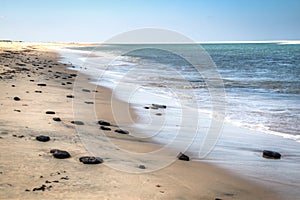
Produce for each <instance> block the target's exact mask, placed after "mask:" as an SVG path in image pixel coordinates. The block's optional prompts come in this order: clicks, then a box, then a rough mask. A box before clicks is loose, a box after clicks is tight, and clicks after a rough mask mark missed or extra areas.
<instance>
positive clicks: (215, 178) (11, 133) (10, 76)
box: [0, 42, 276, 200]
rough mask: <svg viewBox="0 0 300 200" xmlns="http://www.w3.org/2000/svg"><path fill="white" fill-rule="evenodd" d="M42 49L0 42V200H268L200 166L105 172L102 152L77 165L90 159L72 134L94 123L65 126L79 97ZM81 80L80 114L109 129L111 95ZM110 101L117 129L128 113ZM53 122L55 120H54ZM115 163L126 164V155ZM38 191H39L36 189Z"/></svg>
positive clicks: (126, 140)
mask: <svg viewBox="0 0 300 200" xmlns="http://www.w3.org/2000/svg"><path fill="white" fill-rule="evenodd" d="M50 45H57V44H30V43H6V42H1V43H0V57H1V58H0V82H1V90H0V91H1V98H0V106H1V113H0V196H1V199H217V198H219V199H249V200H250V199H276V193H274V192H273V191H270V190H269V189H266V188H265V187H263V186H261V185H258V184H256V183H252V182H250V181H247V180H243V179H242V178H240V177H237V176H236V175H234V174H231V173H229V172H227V171H226V170H223V169H221V168H218V167H215V166H213V165H210V164H207V163H202V162H193V161H190V162H185V161H180V160H177V161H176V162H174V163H173V164H171V165H170V166H168V167H165V168H163V169H160V170H157V171H153V172H149V173H138V174H131V173H126V172H122V171H118V170H115V169H112V168H111V167H109V165H107V164H106V163H109V162H110V161H109V157H107V156H109V155H103V156H102V157H103V159H104V163H102V164H98V165H85V164H83V163H81V162H79V157H81V156H88V155H91V153H90V152H88V151H87V149H86V147H85V146H84V145H83V143H82V138H81V134H82V132H80V130H83V129H86V130H89V128H91V127H93V126H96V127H97V129H99V125H97V123H96V121H84V125H74V124H72V123H71V121H73V120H79V119H77V118H75V119H74V116H75V117H76V113H75V115H74V107H73V106H74V104H73V103H74V102H73V100H74V99H76V98H77V97H78V98H79V99H81V98H86V96H81V97H80V96H76V95H75V94H74V90H73V89H74V88H73V85H74V84H75V80H76V78H77V76H75V75H72V74H76V71H73V70H69V69H67V68H68V67H71V65H68V64H61V63H59V62H58V61H57V59H58V58H59V56H58V54H57V53H56V52H54V51H53V50H49V49H47V48H46V46H50ZM60 45H65V44H60ZM73 45H76V44H73ZM81 77H82V79H81V80H82V81H84V82H85V83H86V85H84V84H81V85H83V86H84V87H85V88H89V92H88V93H89V94H90V96H89V98H87V99H82V102H83V105H85V106H86V107H87V109H88V106H93V107H94V108H95V110H96V113H87V115H88V116H92V115H95V116H96V118H98V119H103V120H106V121H109V122H111V123H113V124H116V122H115V121H114V115H113V113H112V111H111V102H112V101H111V96H112V95H111V91H110V90H109V89H106V88H102V87H96V88H95V86H93V85H90V84H88V82H89V80H88V77H85V76H81ZM84 79H86V80H84ZM92 88H94V89H92ZM80 89H84V88H80ZM96 91H97V92H96ZM67 95H74V98H68V97H67ZM15 97H19V100H18V99H17V98H15ZM69 97H70V96H69ZM92 97H94V99H92ZM85 102H93V103H94V104H92V103H90V104H89V103H85ZM114 102H115V103H116V104H114V106H117V107H119V108H124V109H122V110H121V113H122V112H129V115H130V116H131V119H128V113H127V114H124V115H120V116H119V117H118V118H119V119H120V120H121V123H122V126H124V127H126V126H127V125H130V123H132V120H134V119H135V112H134V110H132V109H131V107H130V105H128V104H127V103H125V102H121V101H118V100H115V101H114ZM83 108H85V107H84V106H83ZM46 111H54V112H55V114H46ZM119 113H120V112H119ZM54 117H59V118H60V119H61V121H54V120H53V118H54ZM94 118H95V117H91V119H94ZM84 119H86V120H88V119H89V117H87V116H86V117H84ZM114 129H116V127H113V130H114ZM99 131H100V130H99ZM38 135H47V136H50V138H51V140H50V141H48V142H39V141H37V140H36V139H35V137H36V136H38ZM107 137H108V138H111V139H112V140H113V141H114V142H116V143H118V144H119V145H121V146H122V147H124V148H126V149H134V150H137V149H138V151H139V152H148V151H151V150H153V149H156V148H158V146H157V145H156V144H153V143H151V142H149V143H141V142H140V141H139V140H135V138H134V137H132V136H131V135H130V134H129V135H121V134H116V133H115V132H114V131H111V132H108V133H107ZM51 149H61V150H66V151H68V152H69V153H70V154H71V158H68V159H56V158H54V157H53V155H52V154H50V150H51ZM99 154H101V152H100V153H99ZM97 156H98V155H97ZM99 156H101V155H99ZM121 160H123V161H124V162H127V158H126V157H125V158H122V159H121ZM129 161H130V159H129V158H128V162H129ZM129 163H130V162H129ZM132 164H134V163H132ZM145 167H146V168H147V167H148V166H145ZM43 185H44V186H43ZM41 186H42V187H44V188H45V189H44V190H37V189H38V188H41ZM34 188H36V189H35V191H33V190H34Z"/></svg>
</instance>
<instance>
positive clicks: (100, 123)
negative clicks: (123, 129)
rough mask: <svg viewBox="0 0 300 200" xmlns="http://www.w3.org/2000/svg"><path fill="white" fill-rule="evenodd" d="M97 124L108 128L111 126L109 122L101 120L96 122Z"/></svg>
mask: <svg viewBox="0 0 300 200" xmlns="http://www.w3.org/2000/svg"><path fill="white" fill-rule="evenodd" d="M98 124H99V125H103V126H110V125H111V124H110V123H109V122H106V121H103V120H100V121H98Z"/></svg>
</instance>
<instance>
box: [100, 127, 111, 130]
mask: <svg viewBox="0 0 300 200" xmlns="http://www.w3.org/2000/svg"><path fill="white" fill-rule="evenodd" d="M100 129H101V130H104V131H111V128H109V127H106V126H100Z"/></svg>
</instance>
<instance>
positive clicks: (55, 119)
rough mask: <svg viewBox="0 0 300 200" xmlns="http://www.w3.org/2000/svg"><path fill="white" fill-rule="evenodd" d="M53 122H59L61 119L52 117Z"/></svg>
mask: <svg viewBox="0 0 300 200" xmlns="http://www.w3.org/2000/svg"><path fill="white" fill-rule="evenodd" d="M53 121H56V122H60V121H61V119H60V118H59V117H53Z"/></svg>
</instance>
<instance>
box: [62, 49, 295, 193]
mask: <svg viewBox="0 0 300 200" xmlns="http://www.w3.org/2000/svg"><path fill="white" fill-rule="evenodd" d="M166 49H168V50H169V51H166ZM199 51H200V53H199ZM202 51H204V52H205V54H202V53H203V52H202ZM59 52H60V53H61V55H62V56H63V57H64V59H63V60H62V62H71V63H72V65H73V66H74V68H73V69H75V70H79V71H81V72H83V73H86V74H88V75H90V76H91V77H93V79H94V81H93V83H95V84H98V85H101V86H105V87H108V88H111V89H112V90H113V92H114V96H115V97H117V98H119V99H121V100H123V101H126V102H129V103H130V104H132V106H133V107H134V108H135V109H136V112H137V115H138V116H139V122H138V123H137V124H136V125H134V127H132V128H133V129H135V130H137V132H142V133H143V134H144V136H145V137H151V138H152V139H153V140H156V141H158V142H160V143H162V144H167V143H168V141H169V140H170V138H171V140H173V139H174V138H176V136H175V135H176V134H175V133H177V132H178V128H176V127H178V126H180V125H181V124H182V121H184V120H185V117H184V112H183V111H182V110H193V112H192V113H195V110H196V111H197V112H196V114H194V117H190V118H189V119H188V120H189V122H186V123H187V124H188V125H189V126H193V122H195V123H196V126H197V125H198V127H195V128H196V129H197V128H198V130H199V129H201V131H202V133H203V134H202V135H201V134H200V136H196V138H194V141H196V142H193V144H192V145H191V146H189V148H188V150H190V151H191V152H193V153H194V154H193V155H195V156H194V158H195V159H197V155H205V157H201V156H200V158H201V160H205V161H207V162H213V163H216V164H218V165H221V166H223V167H225V168H228V169H231V170H234V171H236V172H240V173H241V174H243V175H246V176H248V177H250V178H251V179H254V180H256V181H259V182H261V183H263V184H265V183H266V182H268V183H272V184H273V186H274V187H276V188H277V190H278V191H280V192H283V193H285V197H287V196H288V194H291V196H293V195H295V194H298V189H297V188H298V187H299V186H300V181H299V180H300V175H299V173H298V171H299V169H300V144H299V143H300V124H299V122H300V45H297V44H280V43H257V44H255V43H251V44H242V43H240V44H229V43H228V44H203V45H201V47H200V45H199V44H155V45H137V44H131V45H129V44H103V45H100V46H97V47H95V46H93V47H78V48H69V49H60V50H59ZM178 52H180V53H182V54H180V55H178V54H176V53H178ZM182 55H184V56H182ZM199 55H200V57H201V56H202V55H204V57H205V62H203V63H201V64H200V65H199V66H200V67H199V66H194V65H192V64H191V63H190V62H189V60H191V59H192V60H197V59H198V57H197V56H199ZM207 57H208V58H207ZM186 58H188V59H186ZM200 60H203V58H202V57H201V59H200ZM206 62H208V63H209V67H205V66H204V67H203V65H205V63H206ZM193 64H194V63H193ZM199 69H200V70H199ZM210 75H212V76H210ZM211 82H217V83H218V84H217V85H218V87H220V88H218V89H219V91H221V93H222V94H221V93H219V92H215V90H214V88H213V87H212V86H213V85H212V84H211ZM222 91H223V92H222ZM218 95H219V96H218ZM223 95H224V96H223ZM152 103H157V104H163V105H166V106H167V107H168V108H170V109H166V110H165V111H160V113H158V112H156V111H155V112H153V113H152V114H157V115H158V114H160V115H161V114H163V115H165V116H166V117H165V118H163V119H164V120H163V122H161V119H162V118H158V117H153V116H151V113H150V114H149V111H148V110H145V109H144V107H145V106H151V104H152ZM218 108H220V109H219V110H218ZM197 113H199V114H197ZM189 114H190V113H189ZM223 114H224V115H223ZM219 115H220V116H221V118H219V119H222V120H221V122H219V125H221V126H222V129H221V128H220V129H219V127H217V128H215V130H217V131H218V134H217V135H215V137H214V138H213V140H214V142H213V143H211V146H210V147H209V150H207V152H205V153H207V154H197V153H199V152H198V151H199V145H200V146H201V145H203V141H202V140H204V139H205V137H207V135H209V134H210V132H209V131H210V129H212V124H213V122H212V119H214V117H215V116H219ZM189 116H191V114H190V115H189ZM222 116H223V117H224V118H223V117H222ZM195 119H198V121H197V120H196V121H193V120H195ZM159 123H160V124H162V125H160V126H159V128H158V129H155V128H153V127H151V125H152V124H159ZM199 124H200V125H199ZM191 130H192V129H191ZM153 132H155V134H153ZM219 132H220V134H219ZM186 135H188V133H186ZM203 135H204V136H203ZM181 136H183V137H180V139H182V140H185V138H184V137H185V135H184V134H183V135H181ZM140 137H141V136H140ZM187 137H189V138H193V137H194V135H189V136H187ZM210 139H212V138H210ZM201 142H202V143H201ZM176 145H177V143H176ZM172 147H174V146H172ZM202 147H203V146H202ZM175 148H176V147H175ZM264 149H270V150H276V151H279V152H280V153H282V154H283V158H282V159H281V160H280V161H275V162H274V161H269V160H266V159H262V158H261V151H262V150H264ZM202 150H203V148H202ZM200 151H201V148H200ZM200 153H201V152H200ZM208 153H209V154H208Z"/></svg>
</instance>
